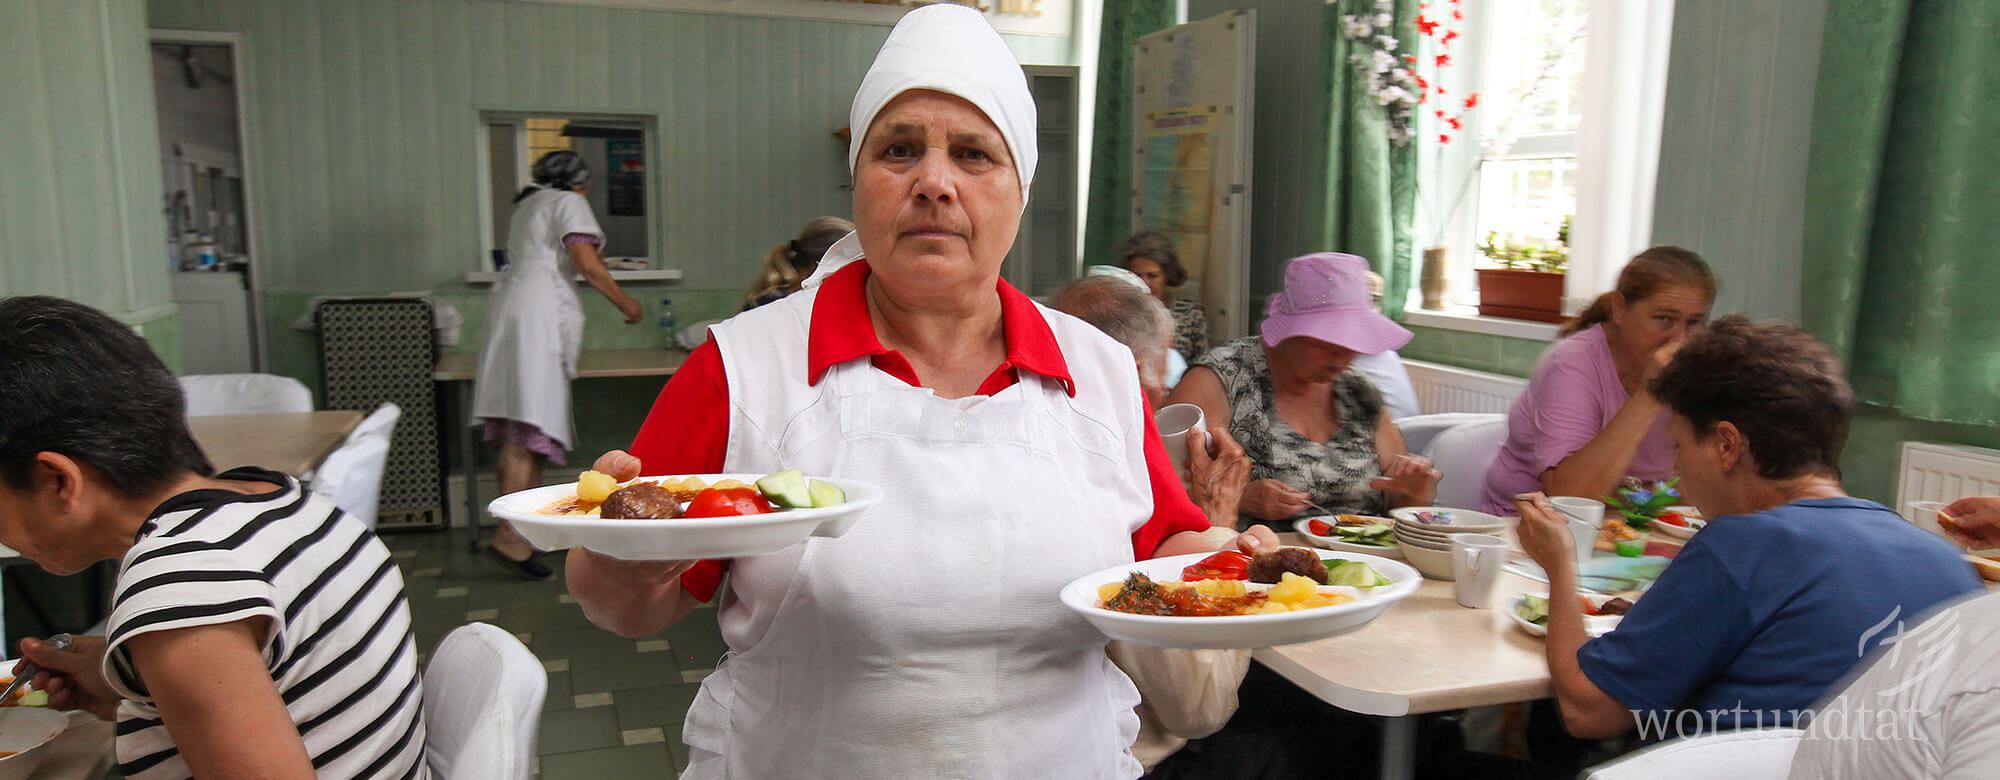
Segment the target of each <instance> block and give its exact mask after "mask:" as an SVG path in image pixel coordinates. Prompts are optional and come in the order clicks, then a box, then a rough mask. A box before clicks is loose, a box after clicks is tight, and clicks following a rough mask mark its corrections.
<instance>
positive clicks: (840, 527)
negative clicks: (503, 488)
mask: <svg viewBox="0 0 2000 780" xmlns="http://www.w3.org/2000/svg"><path fill="white" fill-rule="evenodd" d="M763 476H764V475H762V474H691V475H675V476H672V477H667V476H657V477H639V478H637V479H634V480H631V481H628V482H625V483H622V485H621V486H629V485H632V484H635V483H639V482H659V481H662V480H667V479H686V478H688V477H694V478H696V479H700V480H701V481H702V482H703V483H704V484H708V485H713V484H715V483H717V482H721V481H723V480H730V479H733V480H737V481H739V482H742V483H744V484H746V485H754V484H755V483H756V482H757V480H758V479H760V478H762V477H763ZM815 479H818V480H819V481H822V482H826V483H829V484H832V485H833V486H835V487H838V488H840V489H841V491H842V492H844V493H846V497H845V499H846V500H844V501H842V502H841V503H839V504H835V505H833V506H826V507H814V508H810V509H779V510H777V511H773V512H766V513H763V514H755V515H735V516H730V517H674V518H666V519H659V520H606V519H604V518H601V517H598V516H597V515H596V513H595V510H594V509H593V510H592V511H591V513H589V514H581V515H567V514H559V513H555V512H553V511H551V510H553V509H554V507H556V506H557V505H559V504H561V503H564V502H567V501H572V500H574V499H575V498H576V483H574V482H571V483H565V484H560V485H547V486H544V487H538V488H533V489H529V490H523V491H521V492H518V493H509V494H507V495H504V496H501V497H499V498H496V499H494V500H493V503H491V504H488V505H487V507H486V508H487V510H488V511H490V512H492V513H493V516H495V517H498V518H500V519H503V520H506V521H507V522H509V523H512V524H513V525H514V530H516V531H519V532H520V533H521V536H522V537H524V538H526V539H527V540H528V543H529V544H532V545H534V546H535V548H536V549H539V550H561V549H566V548H570V547H583V548H587V549H589V550H591V551H592V552H596V553H599V554H602V555H609V556H611V557H613V558H622V559H624V560H628V561H664V560H694V559H698V558H738V557H746V556H752V555H769V554H771V553H774V552H777V551H779V550H782V549H785V548H787V547H790V546H792V545H794V544H798V543H800V542H803V541H805V540H807V539H809V538H812V537H815V536H817V537H826V538H831V537H837V536H840V535H841V534H844V533H847V530H848V529H849V528H852V527H853V526H854V523H855V521H857V520H859V519H861V514H862V512H863V511H864V510H866V509H868V507H870V506H873V505H875V503H876V502H878V501H881V500H882V489H881V488H879V487H876V486H874V485H872V484H869V483H867V482H862V481H860V480H854V479H835V478H818V477H815ZM682 508H683V509H685V508H686V507H685V503H683V507H682Z"/></svg>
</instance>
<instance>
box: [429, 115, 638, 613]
mask: <svg viewBox="0 0 2000 780" xmlns="http://www.w3.org/2000/svg"><path fill="white" fill-rule="evenodd" d="M533 176H534V183H533V184H530V185H528V186H527V187H526V188H525V189H522V190H521V193H520V194H519V195H516V196H515V197H514V215H513V218H512V219H510V220H509V221H508V223H507V258H508V263H507V270H506V273H505V274H504V275H503V276H502V277H501V278H500V283H499V284H498V285H496V286H495V287H494V288H493V300H492V303H491V305H490V306H489V307H488V308H487V310H486V330H485V335H484V340H483V341H482V342H481V343H480V347H479V374H478V377H477V379H476V381H475V383H474V389H473V400H472V414H473V416H474V417H477V418H479V419H480V420H481V421H482V422H483V423H484V428H485V439H486V440H487V441H497V442H499V443H500V462H499V477H500V492H501V494H503V495H504V494H507V493H512V492H515V491H518V490H526V489H528V488H532V487H537V486H540V485H541V484H542V463H543V462H544V461H547V460H553V461H555V462H556V463H557V464H558V465H561V464H563V463H564V459H563V452H564V451H565V450H568V449H569V448H570V447H571V446H572V445H574V444H575V442H576V439H575V435H574V434H573V433H572V424H571V421H570V399H569V381H570V380H571V379H573V378H575V377H576V358H577V352H578V351H579V350H580V349H581V348H582V344H583V303H582V301H580V300H578V299H577V295H576V285H575V284H574V283H572V282H571V281H570V279H571V277H572V276H573V275H575V274H582V275H583V278H584V280H585V281H588V282H590V286H592V287H595V288H597V291H598V292H600V293H603V294H604V297H605V298H608V299H610V301H611V303H612V305H614V306H617V307H618V311H619V313H620V314H623V315H625V324H627V325H631V324H633V323H635V322H638V321H639V318H640V316H641V309H640V306H639V302H638V301H637V300H635V299H633V297H632V296H630V295H626V294H625V291H623V290H620V289H619V288H618V283H617V282H616V281H613V280H612V278H611V272H610V271H608V270H606V269H605V267H604V261H603V259H602V258H601V257H600V256H599V255H598V251H599V249H601V248H602V247H603V244H604V231H603V229H601V228H599V227H598V226H597V217H596V216H594V215H592V214H591V213H590V202H589V201H587V200H585V199H584V197H583V193H584V191H585V185H584V183H585V182H586V181H587V180H588V179H589V177H590V169H589V168H588V167H587V166H585V165H584V163H583V159H582V158H581V157H578V156H577V154H576V153H575V152H571V151H566V150H564V151H554V152H549V153H548V154H545V155H542V158H541V159H539V160H536V161H535V167H534V170H533ZM466 457H473V454H472V453H466ZM487 552H488V553H489V554H491V555H492V556H493V557H494V558H496V559H499V560H500V562H501V563H503V564H505V565H507V566H508V567H509V568H511V569H513V570H514V571H515V572H516V573H518V574H520V575H521V576H524V577H527V578H529V579H548V578H549V577H550V576H552V574H553V572H552V571H551V570H550V569H549V567H548V566H547V565H544V564H543V563H542V562H540V561H538V560H535V555H534V553H535V550H534V548H533V547H530V546H529V545H528V542H527V540H525V539H522V538H521V536H520V534H517V533H515V532H514V529H513V527H512V526H509V525H507V523H506V521H504V520H503V521H501V522H500V528H499V531H497V532H496V533H494V535H493V543H492V545H491V546H489V547H488V548H487Z"/></svg>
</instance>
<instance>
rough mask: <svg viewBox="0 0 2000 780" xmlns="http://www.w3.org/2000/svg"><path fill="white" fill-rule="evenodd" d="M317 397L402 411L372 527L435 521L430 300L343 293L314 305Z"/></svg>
mask: <svg viewBox="0 0 2000 780" xmlns="http://www.w3.org/2000/svg"><path fill="white" fill-rule="evenodd" d="M316 319H317V321H318V327H319V382H320V404H321V407H322V408H325V409H355V410H359V411H361V412H363V413H366V412H369V411H373V410H374V409H375V408H376V407H378V406H381V405H382V404H384V403H392V404H395V405H397V406H398V407H401V408H402V410H403V416H402V418H401V419H400V420H398V421H397V423H396V432H395V435H394V437H392V438H391V439H390V440H389V464H388V468H387V469H386V470H385V471H384V473H383V475H382V501H381V508H380V510H379V515H380V518H381V520H380V522H379V523H378V524H377V527H378V528H380V529H384V530H389V529H408V528H440V527H443V525H444V521H445V515H444V494H443V491H442V489H441V487H440V486H441V484H442V483H441V481H440V480H439V478H438V469H439V465H438V464H439V457H438V420H437V402H436V386H435V384H433V382H432V380H431V372H432V370H433V369H434V368H435V367H436V365H437V336H436V331H434V330H433V329H432V328H433V321H432V313H431V303H430V301H427V300H423V299H420V298H349V299H341V300H327V301H322V302H320V304H319V308H318V310H317V316H316Z"/></svg>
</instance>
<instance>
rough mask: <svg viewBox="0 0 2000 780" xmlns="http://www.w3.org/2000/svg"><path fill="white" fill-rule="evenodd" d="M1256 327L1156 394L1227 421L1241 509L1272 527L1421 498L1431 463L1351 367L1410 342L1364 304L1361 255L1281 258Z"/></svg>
mask: <svg viewBox="0 0 2000 780" xmlns="http://www.w3.org/2000/svg"><path fill="white" fill-rule="evenodd" d="M1260 330H1261V331H1262V333H1263V335H1262V337H1261V338H1260V337H1256V336H1252V337H1249V338H1242V339H1236V340H1234V341H1229V342H1224V343H1223V344H1221V345H1219V346H1217V347H1215V348H1214V349H1212V350H1209V352H1208V353H1207V354H1206V355H1203V356H1202V357H1201V358H1200V359H1198V360H1196V361H1195V362H1194V365H1193V366H1192V367H1191V368H1189V369H1188V372H1187V376H1185V377H1183V378H1182V379H1181V383H1180V385H1179V386H1177V387H1175V388H1174V392H1173V395H1172V396H1170V397H1168V398H1167V402H1168V403H1191V404H1196V405H1198V406H1200V407H1201V408H1202V412H1203V413H1204V414H1206V415H1207V416H1208V419H1210V420H1228V421H1229V433H1230V435H1232V436H1235V437H1236V440H1237V441H1238V442H1240V443H1242V445H1243V449H1244V451H1245V452H1247V453H1248V454H1249V455H1250V462H1251V471H1250V479H1251V482H1250V485H1249V487H1248V488H1246V489H1245V490H1244V491H1243V500H1242V503H1241V506H1240V509H1241V513H1242V514H1244V515H1247V516H1249V517H1252V518H1256V519H1259V520H1262V521H1265V522H1269V523H1274V524H1275V523H1279V522H1280V521H1285V520H1290V519H1292V518H1295V517H1300V516H1305V515H1318V514H1328V513H1334V514H1341V513H1352V514H1363V515H1380V514H1382V513H1383V512H1385V511H1387V510H1388V509H1389V508H1391V507H1398V506H1418V505H1424V504H1428V503H1430V502H1431V499H1432V497H1433V496H1434V495H1436V493H1437V483H1438V477H1439V474H1438V472H1437V470H1436V469H1434V468H1432V466H1431V462H1430V461H1429V460H1428V459H1425V458H1421V457H1417V456H1414V455H1411V454H1409V453H1408V452H1407V451H1406V450H1405V449H1404V446H1403V436H1402V434H1401V433H1400V432H1398V431H1397V430H1396V426H1395V425H1394V424H1392V423H1391V422H1390V421H1389V417H1388V415H1387V414H1386V413H1385V412H1384V409H1383V404H1382V392H1381V391H1380V390H1379V389H1377V388H1376V387H1375V383H1374V382H1372V381H1370V380H1369V378H1368V375H1367V374H1364V373H1362V372H1361V371H1360V370H1359V369H1356V368H1353V365H1352V364H1353V362H1354V359H1355V357H1357V356H1359V355H1373V354H1377V353H1380V352H1385V351H1388V350H1392V349H1396V348H1397V347H1401V346H1402V345H1403V344H1405V343H1406V342H1408V341H1409V340H1410V332H1409V331H1407V330H1404V329H1403V327H1402V326H1400V325H1397V324H1396V323H1395V321H1393V320H1390V319H1389V318H1388V317H1384V316H1382V315H1381V314H1378V313H1376V312H1375V311H1374V309H1373V308H1372V307H1371V306H1370V305H1369V292H1368V261H1367V260H1364V259H1362V258H1360V257H1357V256H1355V255H1349V254H1341V253H1338V252H1320V253H1318V254H1310V255H1306V256H1304V257H1297V258H1293V259H1292V260H1291V261H1290V262H1288V263H1286V264H1285V288H1284V289H1283V290H1281V291H1279V292H1278V293H1277V294H1276V295H1273V296H1271V300H1270V302H1269V303H1267V304H1266V305H1265V306H1264V322H1263V324H1262V326H1261V328H1260Z"/></svg>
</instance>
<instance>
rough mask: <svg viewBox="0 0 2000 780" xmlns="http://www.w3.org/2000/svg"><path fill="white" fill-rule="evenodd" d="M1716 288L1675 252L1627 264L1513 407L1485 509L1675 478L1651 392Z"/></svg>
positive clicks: (1696, 258) (1509, 508) (1711, 277)
mask: <svg viewBox="0 0 2000 780" xmlns="http://www.w3.org/2000/svg"><path fill="white" fill-rule="evenodd" d="M1718 287H1719V283H1718V282H1717V281H1716V278H1715V273H1714V272H1713V271H1710V270H1709V268H1708V264H1707V263H1705V262H1703V261H1702V259H1701V256H1700V255H1697V254H1695V253H1693V252H1690V251H1688V250H1686V249H1682V248H1680V247H1673V246H1656V247H1653V248H1651V249H1648V250H1646V251H1644V252H1640V253H1639V255H1638V256H1637V257H1634V258H1632V260H1631V262H1629V263H1626V264H1625V269H1624V270H1623V271H1620V272H1619V273H1618V287H1617V289H1615V290H1612V291H1611V292H1607V293H1605V294H1603V295H1600V296H1598V297H1597V300H1596V301H1595V302H1593V303H1592V304H1591V305H1590V307H1589V308H1586V309H1584V311H1583V313H1582V314H1579V315H1577V317H1576V319H1573V320H1571V321H1570V322H1569V323H1568V324H1566V325H1564V327H1563V329H1562V332H1561V334H1560V336H1559V337H1558V338H1559V339H1560V340H1559V341H1557V342H1556V343H1555V345H1553V346H1551V347H1549V350H1548V352H1546V353H1544V354H1543V355H1542V359H1541V361H1540V362H1539V363H1537V364H1536V365H1535V371H1534V374H1533V376H1532V377H1531V378H1530V379H1529V380H1528V388H1527V389H1526V390H1524V391H1522V393H1521V396H1520V397H1519V398H1516V399H1514V407H1513V409H1512V410H1510V411H1509V412H1508V413H1507V442H1506V444H1504V445H1502V446H1501V448H1500V455H1499V457H1496V458H1494V459H1493V465H1492V467H1491V468H1489V469H1487V471H1486V499H1485V501H1484V506H1482V507H1481V508H1482V510H1484V511H1486V512H1489V513H1494V514H1512V513H1513V512H1514V504H1513V498H1514V496H1515V495H1518V494H1521V493H1531V492H1536V491H1540V492H1543V493H1546V494H1548V495H1552V496H1583V497H1586V498H1599V497H1602V496H1605V495H1608V494H1610V493H1611V491H1612V489H1613V488H1615V487H1616V486H1617V485H1618V483H1619V482H1620V481H1621V480H1622V479H1623V478H1625V477H1627V476H1632V477H1638V478H1640V479H1645V480H1657V479H1665V478H1667V477H1670V476H1672V475H1673V468H1674V444H1673V440H1672V439H1671V438H1669V437H1668V435H1667V429H1666V420H1667V415H1666V414H1665V413H1664V412H1665V410H1664V407H1662V406H1661V405H1660V401H1659V399H1656V398H1654V397H1653V395H1652V393H1651V392H1650V391H1649V390H1647V385H1648V383H1649V382H1650V381H1651V380H1652V378H1653V377H1654V376H1656V375H1658V374H1659V372H1660V369H1661V368H1662V367H1664V366H1666V364H1667V361H1669V360H1671V359H1673V356H1674V352H1675V351H1676V350H1678V349H1679V348H1680V345H1681V342H1683V341H1685V340H1686V339H1687V337H1688V336H1689V334H1691V333H1692V332H1693V331H1694V330H1695V329H1697V328H1699V327H1701V325H1702V323H1704V322H1706V321H1707V320H1708V310H1709V307H1710V306H1713V305H1714V304H1715V293H1716V291H1717V289H1718Z"/></svg>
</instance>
